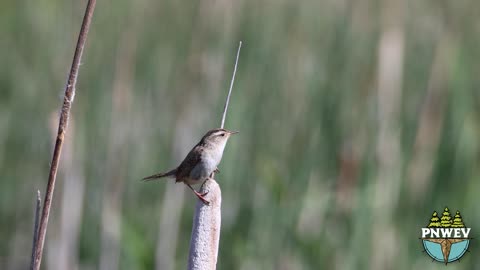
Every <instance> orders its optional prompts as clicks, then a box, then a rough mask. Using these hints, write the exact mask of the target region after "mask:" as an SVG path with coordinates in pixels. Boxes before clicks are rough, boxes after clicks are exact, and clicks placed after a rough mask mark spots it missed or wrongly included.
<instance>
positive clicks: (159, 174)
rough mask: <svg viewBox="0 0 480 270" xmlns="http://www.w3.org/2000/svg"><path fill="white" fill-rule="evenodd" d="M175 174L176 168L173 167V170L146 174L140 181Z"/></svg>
mask: <svg viewBox="0 0 480 270" xmlns="http://www.w3.org/2000/svg"><path fill="white" fill-rule="evenodd" d="M176 174H177V169H173V170H171V171H168V172H166V173H157V174H154V175H150V176H147V177H145V178H143V179H142V181H152V180H155V179H158V178H162V177H169V176H175V175H176Z"/></svg>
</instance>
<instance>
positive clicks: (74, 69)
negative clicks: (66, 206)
mask: <svg viewBox="0 0 480 270" xmlns="http://www.w3.org/2000/svg"><path fill="white" fill-rule="evenodd" d="M95 4H96V0H89V1H88V4H87V8H86V10H85V15H84V17H83V22H82V27H81V29H80V33H79V35H78V41H77V47H76V48H75V54H74V56H73V62H72V66H71V68H70V74H69V76H68V82H67V85H66V87H65V96H64V98H63V106H62V109H61V112H60V121H59V124H58V132H57V139H56V142H55V148H54V150H53V157H52V163H51V164H52V165H51V167H50V173H49V176H48V184H47V191H46V192H45V200H44V205H43V210H42V217H41V219H40V227H39V229H38V241H37V243H36V246H35V256H34V257H35V260H34V265H33V268H32V269H34V270H39V269H40V264H41V261H42V254H43V246H44V244H45V235H46V232H47V226H48V217H49V215H50V207H51V205H52V197H53V191H54V188H55V180H56V177H57V170H58V164H59V161H60V156H61V150H62V146H63V141H64V139H65V133H66V131H67V126H68V118H69V116H70V108H71V106H72V102H73V99H74V97H75V85H76V83H77V76H78V69H79V67H80V60H81V58H82V53H83V48H84V46H85V41H86V40H87V34H88V30H89V28H90V23H91V21H92V17H93V11H94V10H95Z"/></svg>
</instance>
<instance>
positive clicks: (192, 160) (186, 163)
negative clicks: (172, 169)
mask: <svg viewBox="0 0 480 270" xmlns="http://www.w3.org/2000/svg"><path fill="white" fill-rule="evenodd" d="M201 158H202V146H201V145H200V143H198V144H197V145H195V147H193V149H192V150H190V152H189V153H188V155H187V157H185V159H184V160H183V161H182V163H180V165H179V166H178V168H177V172H178V173H177V174H176V177H177V179H176V181H175V182H182V181H183V179H184V178H188V177H189V176H190V171H191V170H192V169H193V168H194V167H195V165H197V163H198V162H200V159H201Z"/></svg>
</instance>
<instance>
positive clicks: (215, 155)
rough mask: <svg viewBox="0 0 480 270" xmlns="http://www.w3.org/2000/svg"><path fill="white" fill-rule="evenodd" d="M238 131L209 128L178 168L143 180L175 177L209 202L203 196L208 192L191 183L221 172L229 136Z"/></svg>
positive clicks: (204, 200) (197, 182)
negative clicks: (220, 167)
mask: <svg viewBox="0 0 480 270" xmlns="http://www.w3.org/2000/svg"><path fill="white" fill-rule="evenodd" d="M236 133H238V131H229V130H226V129H223V128H216V129H212V130H209V131H208V132H207V134H205V135H204V136H203V137H202V139H201V140H200V142H199V143H197V145H195V146H194V147H193V149H192V150H190V152H189V153H188V155H187V157H186V158H185V159H184V160H183V161H182V163H180V165H179V166H178V167H177V168H175V169H173V170H170V171H168V172H165V173H158V174H154V175H151V176H147V177H145V178H143V180H144V181H151V180H155V179H158V178H162V177H173V178H175V182H183V183H185V185H187V186H188V187H189V188H190V189H191V190H192V191H193V193H195V195H197V197H198V198H199V199H200V200H201V201H202V202H204V203H205V204H209V202H208V201H207V200H206V199H205V198H204V197H203V196H205V195H206V194H207V193H204V194H201V193H199V192H197V191H196V190H195V189H194V188H193V187H192V186H191V185H194V184H199V183H204V182H205V181H206V180H207V179H208V178H209V177H211V176H212V174H213V173H214V172H219V170H218V168H217V166H218V164H220V161H221V160H222V155H223V150H224V149H225V145H226V144H227V141H228V138H230V135H232V134H236Z"/></svg>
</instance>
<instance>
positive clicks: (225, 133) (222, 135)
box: [202, 128, 238, 147]
mask: <svg viewBox="0 0 480 270" xmlns="http://www.w3.org/2000/svg"><path fill="white" fill-rule="evenodd" d="M236 133H238V131H230V130H226V129H223V128H216V129H212V130H209V131H208V132H207V134H205V136H203V138H202V141H203V142H204V143H206V144H211V145H218V146H222V147H225V144H226V143H227V141H228V138H230V136H231V135H233V134H236Z"/></svg>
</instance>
